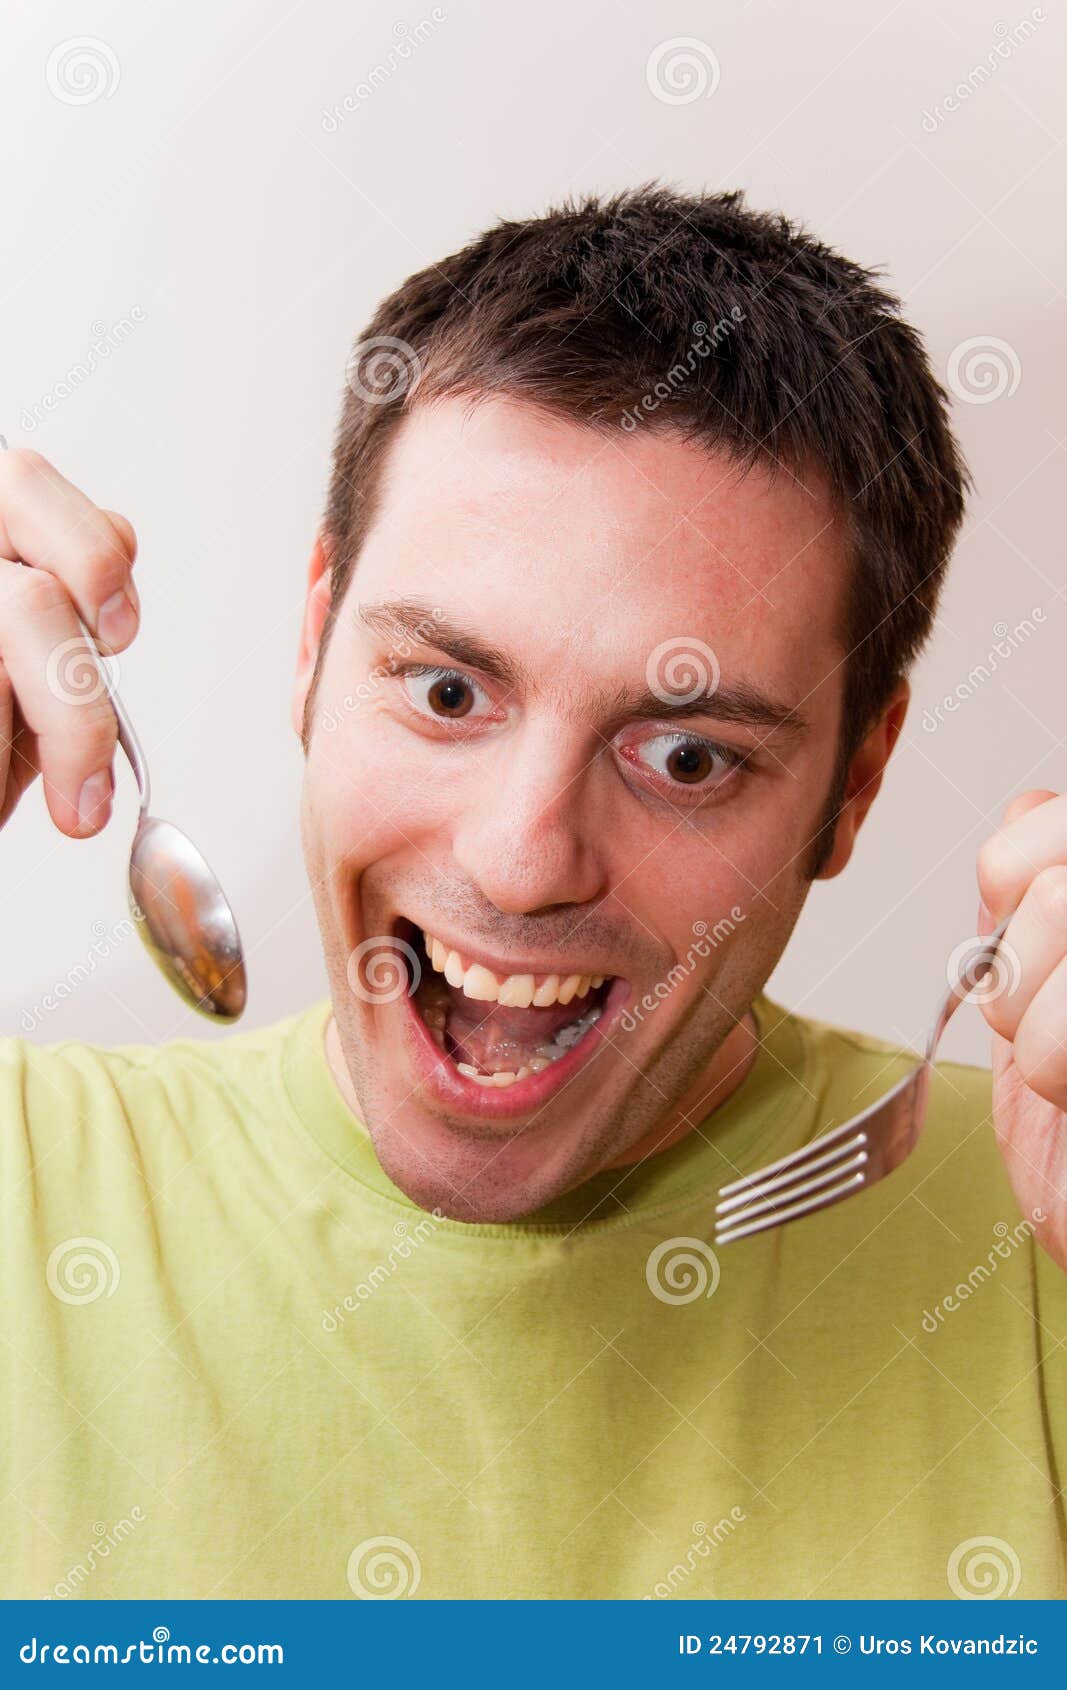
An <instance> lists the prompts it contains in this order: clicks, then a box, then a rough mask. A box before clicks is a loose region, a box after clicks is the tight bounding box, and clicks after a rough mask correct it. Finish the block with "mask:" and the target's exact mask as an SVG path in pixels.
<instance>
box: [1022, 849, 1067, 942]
mask: <svg viewBox="0 0 1067 1690" xmlns="http://www.w3.org/2000/svg"><path fill="white" fill-rule="evenodd" d="M1030 897H1031V899H1032V901H1033V905H1034V910H1035V913H1036V914H1037V915H1038V917H1039V918H1040V919H1041V921H1043V922H1046V923H1047V924H1048V925H1049V926H1051V927H1058V928H1067V864H1065V863H1055V864H1053V866H1052V867H1051V868H1044V869H1042V870H1041V872H1040V873H1039V874H1038V875H1036V876H1035V878H1034V880H1033V881H1032V883H1031V886H1030Z"/></svg>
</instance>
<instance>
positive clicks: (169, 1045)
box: [0, 1012, 307, 1194]
mask: <svg viewBox="0 0 1067 1690" xmlns="http://www.w3.org/2000/svg"><path fill="white" fill-rule="evenodd" d="M303 1013H304V1014H306V1013H307V1012H303ZM301 1019H302V1015H293V1016H289V1017H286V1018H285V1019H283V1020H281V1021H278V1022H275V1023H273V1024H272V1025H270V1026H268V1027H264V1028H257V1029H253V1030H251V1031H247V1032H240V1033H235V1032H230V1033H228V1034H226V1035H225V1036H223V1037H214V1038H212V1037H210V1036H208V1037H205V1038H192V1037H190V1038H181V1039H174V1040H169V1041H167V1042H165V1043H163V1044H160V1045H150V1044H123V1045H114V1046H105V1045H95V1044H90V1043H84V1042H81V1041H78V1040H65V1041H63V1042H61V1043H57V1044H50V1045H49V1044H37V1043H33V1042H31V1041H30V1040H28V1039H25V1038H21V1037H5V1038H0V1180H2V1186H3V1190H4V1191H7V1192H10V1191H11V1190H12V1188H13V1187H12V1180H13V1179H19V1180H22V1181H24V1180H26V1179H32V1181H33V1184H34V1185H38V1184H39V1183H40V1181H41V1180H42V1179H44V1178H48V1179H49V1180H50V1181H55V1180H57V1179H61V1178H64V1177H72V1176H73V1175H74V1174H75V1172H76V1170H77V1169H78V1168H79V1167H80V1168H81V1169H82V1170H83V1171H84V1169H85V1168H86V1167H87V1166H88V1165H92V1164H97V1165H98V1164H100V1163H101V1162H102V1161H106V1160H108V1159H113V1158H125V1159H126V1161H127V1162H128V1163H130V1164H131V1165H134V1166H138V1165H139V1166H142V1167H144V1168H145V1169H146V1177H148V1178H151V1177H152V1175H151V1174H149V1173H148V1172H147V1168H148V1165H149V1164H151V1165H152V1167H153V1170H154V1172H155V1173H158V1172H159V1164H160V1163H161V1162H164V1161H165V1162H167V1163H171V1164H172V1163H173V1161H174V1159H175V1158H178V1157H188V1156H190V1155H192V1154H196V1152H197V1150H198V1149H199V1148H200V1146H201V1145H202V1144H203V1143H204V1142H205V1140H206V1138H208V1137H209V1136H211V1135H212V1134H217V1133H218V1131H219V1129H220V1128H221V1127H222V1126H223V1125H224V1124H225V1122H226V1121H227V1120H230V1121H234V1122H237V1123H239V1124H240V1125H241V1126H242V1127H245V1126H247V1124H248V1119H249V1117H250V1116H254V1115H256V1114H257V1113H259V1112H261V1111H263V1110H269V1109H270V1107H271V1099H272V1098H273V1097H276V1096H277V1093H278V1089H279V1088H278V1080H277V1074H278V1069H279V1064H280V1060H281V1052H282V1050H283V1048H284V1046H285V1043H286V1039H287V1037H288V1035H289V1034H290V1032H291V1030H292V1029H293V1027H294V1026H295V1025H296V1024H297V1023H298V1022H299V1021H300V1020H301ZM24 1189H25V1188H24V1187H23V1190H24ZM0 1194H2V1193H0Z"/></svg>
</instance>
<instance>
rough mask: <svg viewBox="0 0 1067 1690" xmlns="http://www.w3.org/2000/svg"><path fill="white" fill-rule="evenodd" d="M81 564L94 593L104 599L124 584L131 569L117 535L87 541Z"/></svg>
mask: <svg viewBox="0 0 1067 1690" xmlns="http://www.w3.org/2000/svg"><path fill="white" fill-rule="evenodd" d="M81 562H82V568H83V569H84V571H85V573H86V576H87V577H88V579H89V580H90V581H91V583H92V586H93V589H94V592H95V593H98V594H101V595H103V596H104V597H107V596H108V595H109V593H110V592H111V591H112V590H113V589H116V588H118V587H119V586H120V585H121V584H122V582H123V581H124V580H125V579H126V575H127V572H128V570H129V567H130V560H129V558H128V557H127V555H126V553H125V552H124V551H123V549H122V546H121V545H120V543H119V538H118V535H117V534H112V535H110V536H109V535H107V534H94V535H93V537H92V539H90V540H88V541H86V544H85V547H84V550H83V552H82V558H81Z"/></svg>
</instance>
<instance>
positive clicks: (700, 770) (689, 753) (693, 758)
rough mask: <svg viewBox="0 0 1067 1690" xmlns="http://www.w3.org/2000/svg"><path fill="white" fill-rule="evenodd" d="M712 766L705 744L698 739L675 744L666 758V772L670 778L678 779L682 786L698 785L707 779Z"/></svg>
mask: <svg viewBox="0 0 1067 1690" xmlns="http://www.w3.org/2000/svg"><path fill="white" fill-rule="evenodd" d="M713 766H714V765H713V760H712V757H711V754H710V752H709V751H708V748H707V746H706V745H702V744H701V743H700V742H699V741H698V740H690V741H689V743H688V744H686V745H679V746H676V747H675V749H674V750H673V751H672V752H671V754H670V756H669V757H668V758H667V773H668V774H669V775H670V777H671V779H672V780H676V781H680V782H681V783H682V785H684V786H691V785H698V784H699V783H700V782H701V781H702V780H707V778H708V775H709V774H710V773H711V771H712V768H713Z"/></svg>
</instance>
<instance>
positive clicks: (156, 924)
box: [129, 815, 248, 1021]
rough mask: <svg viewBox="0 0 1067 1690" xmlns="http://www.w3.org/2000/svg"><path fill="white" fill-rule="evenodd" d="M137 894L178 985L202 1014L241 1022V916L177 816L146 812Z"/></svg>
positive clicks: (141, 914)
mask: <svg viewBox="0 0 1067 1690" xmlns="http://www.w3.org/2000/svg"><path fill="white" fill-rule="evenodd" d="M129 895H130V909H131V912H132V914H133V916H134V920H135V922H136V925H137V931H138V933H139V934H140V935H141V939H142V941H143V943H144V946H145V949H146V950H147V951H148V954H149V956H150V957H151V958H152V960H153V962H154V963H155V964H156V966H157V967H158V968H159V969H160V970H161V972H162V973H163V974H164V975H165V976H166V978H167V979H168V980H169V981H170V983H171V985H172V986H173V987H174V989H175V991H176V992H178V993H179V994H180V996H182V997H183V998H184V999H185V1001H186V1002H187V1003H188V1004H190V1005H191V1006H192V1008H193V1009H196V1010H199V1011H200V1013H201V1014H202V1015H206V1016H210V1017H211V1018H212V1019H213V1020H217V1021H236V1020H237V1018H238V1016H239V1015H240V1014H241V1013H242V1011H243V1009H244V1007H245V1001H246V998H247V995H248V991H247V983H246V980H245V967H244V959H243V956H242V952H241V940H240V936H239V934H238V932H237V922H236V921H235V919H234V915H233V911H232V910H231V908H230V906H229V904H228V902H227V901H226V897H225V894H224V893H223V890H222V887H221V886H220V885H219V882H218V880H217V879H216V877H215V875H214V874H213V873H212V871H211V869H210V867H209V866H208V864H207V862H206V861H205V860H204V858H203V856H202V855H201V854H200V852H199V851H198V850H197V848H196V846H195V845H194V844H193V842H192V840H191V839H189V838H188V837H187V836H186V835H185V834H184V833H183V832H182V831H181V829H180V828H177V827H175V826H174V824H173V822H166V821H162V820H160V818H159V817H158V816H147V815H145V816H142V817H141V819H140V822H139V823H138V827H137V832H136V834H135V835H134V840H133V845H132V847H131V849H130V876H129Z"/></svg>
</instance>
